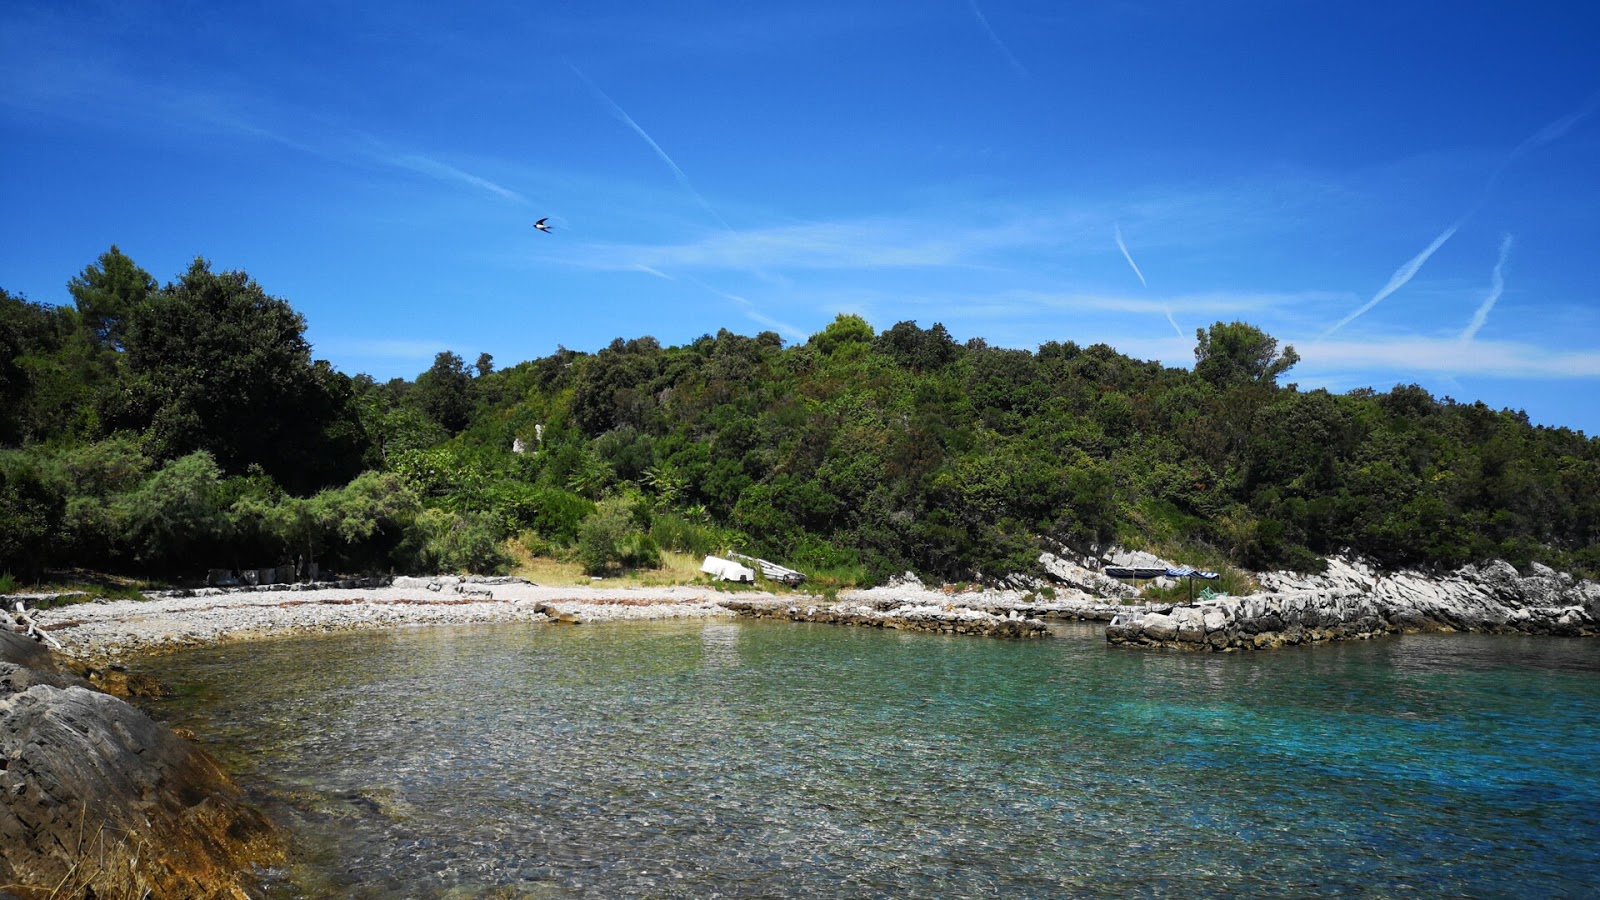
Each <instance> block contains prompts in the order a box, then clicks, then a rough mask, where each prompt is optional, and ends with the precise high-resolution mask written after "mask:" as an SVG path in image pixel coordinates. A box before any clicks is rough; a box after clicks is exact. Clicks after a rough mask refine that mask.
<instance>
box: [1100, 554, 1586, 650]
mask: <svg viewBox="0 0 1600 900" xmlns="http://www.w3.org/2000/svg"><path fill="white" fill-rule="evenodd" d="M1259 580H1260V582H1261V584H1262V586H1263V587H1264V588H1266V589H1267V590H1266V591H1265V592H1263V593H1258V594H1251V595H1250V596H1247V597H1221V598H1217V599H1215V600H1209V601H1203V602H1200V603H1195V604H1190V605H1185V606H1178V607H1175V608H1173V609H1172V610H1170V611H1169V612H1145V613H1125V614H1122V615H1119V616H1118V617H1117V618H1115V619H1113V620H1112V621H1111V624H1110V625H1108V626H1107V627H1106V640H1107V641H1108V642H1110V643H1112V644H1121V645H1130V646H1145V647H1177V648H1182V649H1192V650H1243V649H1258V648H1270V647H1281V646H1285V645H1292V644H1301V643H1316V642H1320V641H1334V640H1351V639H1362V638H1370V637H1375V636H1377V635H1380V634H1395V633H1404V632H1415V631H1472V632H1489V633H1502V634H1551V635H1567V636H1580V635H1595V634H1600V584H1595V583H1594V582H1589V581H1578V580H1576V579H1574V578H1573V577H1572V576H1570V575H1565V574H1561V573H1558V572H1555V571H1554V570H1552V569H1550V568H1549V567H1548V566H1535V567H1530V569H1529V574H1528V575H1522V574H1520V573H1518V572H1517V570H1516V568H1515V567H1514V566H1512V565H1511V564H1509V563H1506V562H1503V561H1496V562H1492V563H1489V564H1487V565H1484V566H1481V567H1480V566H1466V567H1463V568H1461V569H1458V570H1456V571H1455V572H1452V573H1450V574H1448V575H1445V576H1442V577H1440V576H1431V575H1425V574H1422V573H1419V572H1397V573H1393V574H1381V573H1378V572H1376V571H1375V570H1373V569H1372V568H1371V567H1369V566H1366V565H1363V564H1360V563H1356V562H1351V561H1348V560H1339V559H1335V560H1330V562H1329V566H1328V570H1327V571H1326V572H1324V573H1322V574H1320V575H1313V576H1303V575H1295V574H1292V573H1284V572H1269V573H1265V574H1262V575H1261V576H1259Z"/></svg>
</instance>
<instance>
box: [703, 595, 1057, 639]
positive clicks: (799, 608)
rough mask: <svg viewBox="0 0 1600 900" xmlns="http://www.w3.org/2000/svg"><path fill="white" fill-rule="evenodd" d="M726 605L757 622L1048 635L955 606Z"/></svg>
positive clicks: (1031, 623)
mask: <svg viewBox="0 0 1600 900" xmlns="http://www.w3.org/2000/svg"><path fill="white" fill-rule="evenodd" d="M722 605H723V606H725V607H727V608H728V609H729V610H732V611H733V612H734V613H735V614H736V615H739V616H743V617H746V618H755V619H786V620H788V621H791V622H822V623H826V624H830V625H861V626H866V627H870V628H897V629H901V630H903V631H933V632H943V633H946V634H974V635H983V636H987V637H1011V638H1032V637H1043V636H1044V635H1045V634H1047V633H1048V628H1047V627H1046V625H1045V624H1044V623H1043V622H1041V621H1039V620H1038V619H1028V618H1022V617H1021V616H1020V615H1015V616H997V615H995V614H993V613H988V612H983V611H982V610H976V609H970V608H966V607H960V606H953V605H945V606H938V605H918V604H903V605H897V606H894V607H892V608H889V609H880V608H878V607H876V606H873V605H869V604H865V603H850V602H841V603H814V602H810V603H793V602H790V601H787V600H724V601H722Z"/></svg>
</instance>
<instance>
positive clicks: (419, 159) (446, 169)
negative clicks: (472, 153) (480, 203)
mask: <svg viewBox="0 0 1600 900" xmlns="http://www.w3.org/2000/svg"><path fill="white" fill-rule="evenodd" d="M389 162H391V163H393V164H394V165H396V166H399V167H400V168H402V169H410V170H411V171H413V172H421V173H422V174H424V175H430V176H432V177H434V178H439V179H442V180H449V181H460V182H463V183H465V184H470V185H472V186H473V187H476V188H482V189H483V190H486V191H488V192H490V193H491V194H498V195H500V196H501V197H504V198H506V199H507V200H513V201H515V202H517V203H522V204H526V203H527V202H528V200H527V198H526V197H524V196H522V195H521V194H519V193H517V192H516V191H513V190H511V189H510V188H507V187H501V186H500V185H498V184H495V183H494V182H492V181H490V180H489V179H487V178H479V177H478V176H476V175H474V174H472V173H471V172H463V171H461V170H460V169H458V168H456V167H455V166H452V165H449V164H448V163H442V162H439V161H438V160H436V159H429V158H428V157H426V156H420V155H417V154H410V155H407V156H398V157H394V158H391V159H390V160H389Z"/></svg>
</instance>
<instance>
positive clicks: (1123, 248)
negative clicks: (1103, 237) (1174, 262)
mask: <svg viewBox="0 0 1600 900" xmlns="http://www.w3.org/2000/svg"><path fill="white" fill-rule="evenodd" d="M1111 227H1112V228H1113V229H1115V230H1116V234H1117V249H1118V250H1121V251H1122V258H1123V259H1125V260H1127V261H1128V265H1129V266H1131V267H1132V268H1133V274H1135V275H1137V276H1139V283H1140V284H1142V285H1144V286H1145V287H1149V286H1150V284H1149V283H1148V282H1146V281H1145V280H1144V273H1143V272H1141V271H1139V264H1138V263H1136V262H1134V261H1133V254H1132V253H1129V252H1128V245H1127V244H1125V243H1123V241H1122V226H1121V225H1119V224H1116V223H1113V224H1112V226H1111Z"/></svg>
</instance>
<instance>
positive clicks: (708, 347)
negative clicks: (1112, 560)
mask: <svg viewBox="0 0 1600 900" xmlns="http://www.w3.org/2000/svg"><path fill="white" fill-rule="evenodd" d="M67 287H68V291H69V292H70V294H71V298H72V304H71V305H49V304H43V303H36V302H30V301H29V300H27V299H26V298H23V297H18V296H14V295H12V294H10V293H8V292H6V291H4V290H0V447H3V448H4V449H3V450H0V572H9V573H12V574H13V575H14V576H15V577H16V578H18V579H36V578H38V577H40V576H41V574H42V573H45V572H46V571H48V570H51V569H55V568H59V567H65V566H72V567H81V568H86V569H91V570H96V571H105V572H124V573H130V574H137V575H142V576H147V577H181V576H192V575H194V574H196V573H200V572H203V571H204V570H205V569H207V568H217V567H228V566H234V567H245V566H262V565H270V564H280V563H290V562H294V561H302V562H303V561H310V560H315V561H317V562H318V563H319V564H320V566H321V567H322V569H323V570H324V571H328V570H336V571H341V572H362V571H378V572H390V571H396V572H400V571H424V572H432V571H440V570H458V571H478V572H484V571H496V570H504V569H505V568H507V567H508V566H510V565H511V564H512V561H513V556H512V553H511V551H512V550H515V549H517V547H518V545H520V547H521V548H522V549H523V550H524V551H527V552H531V553H534V554H536V555H555V556H561V557H565V558H569V559H577V560H580V561H581V562H582V563H583V565H584V567H585V568H586V569H587V570H589V571H591V572H600V571H605V570H609V569H616V568H618V567H625V566H649V565H652V564H654V562H655V561H656V560H658V559H659V556H660V551H661V549H663V548H665V549H670V550H682V551H685V552H694V553H703V552H708V551H715V550H723V549H737V550H741V551H744V552H749V553H754V554H759V555H762V556H765V557H767V558H771V559H775V560H780V561H783V562H785V563H786V564H788V565H791V566H794V567H797V568H800V569H803V570H807V571H811V572H813V573H819V574H825V575H827V576H830V577H833V578H836V579H839V580H842V581H855V582H860V583H871V582H874V581H877V580H881V579H883V578H885V577H887V576H888V575H891V574H894V573H898V572H902V571H905V570H907V569H911V570H915V571H917V572H918V573H920V574H922V575H924V576H925V577H932V578H941V579H947V580H981V579H990V578H995V577H998V576H1004V575H1007V574H1010V573H1028V572H1032V571H1035V570H1036V568H1037V565H1038V563H1037V558H1038V555H1039V553H1040V551H1041V550H1042V549H1055V548H1058V547H1059V546H1061V545H1066V546H1070V547H1073V548H1078V549H1085V548H1089V547H1092V546H1103V545H1105V544H1108V543H1110V542H1113V541H1120V542H1124V543H1129V544H1133V545H1135V546H1146V547H1151V548H1153V549H1157V550H1160V551H1163V552H1166V553H1169V554H1172V555H1175V556H1178V557H1180V558H1183V559H1186V560H1189V561H1192V562H1202V563H1207V564H1210V565H1216V566H1221V565H1236V566H1241V567H1248V568H1254V569H1261V568H1269V567H1271V568H1277V567H1290V568H1298V569H1315V568H1317V567H1318V566H1319V565H1320V564H1321V557H1323V556H1325V555H1328V554H1333V553H1337V552H1352V553H1355V554H1359V555H1362V556H1365V557H1367V558H1369V559H1371V560H1373V561H1375V562H1377V563H1379V564H1380V565H1384V566H1390V567H1397V566H1425V567H1426V566H1433V567H1443V566H1454V565H1458V564H1461V563H1464V562H1470V561H1477V560H1482V559H1486V558H1490V557H1501V558H1505V559H1508V560H1511V561H1512V562H1514V563H1517V564H1519V565H1521V564H1525V563H1527V562H1529V561H1530V560H1540V561H1543V562H1546V563H1549V564H1552V565H1555V566H1558V567H1563V568H1567V569H1571V570H1576V571H1581V572H1586V573H1591V574H1592V573H1594V572H1595V571H1596V570H1597V569H1600V546H1597V542H1600V439H1592V438H1587V437H1585V436H1584V435H1583V434H1582V433H1579V432H1574V431H1571V430H1569V429H1565V428H1544V427H1534V426H1532V425H1530V424H1529V422H1528V420H1527V417H1526V416H1525V415H1523V414H1521V413H1518V412H1513V411H1495V410H1492V409H1490V408H1488V407H1486V406H1484V405H1483V404H1481V403H1479V404H1471V405H1467V404H1459V403H1455V402H1452V401H1449V400H1439V399H1436V398H1434V397H1433V396H1432V395H1430V394H1429V392H1428V391H1427V390H1425V389H1423V388H1421V387H1418V386H1417V385H1403V386H1397V387H1395V388H1393V389H1392V390H1388V391H1386V392H1377V391H1374V390H1357V391H1352V392H1350V393H1347V394H1342V395H1340V394H1331V393H1328V392H1326V391H1322V390H1315V391H1301V390H1299V389H1298V388H1297V387H1296V386H1294V385H1292V384H1281V383H1280V381H1281V380H1282V379H1283V376H1284V375H1285V373H1286V372H1287V371H1288V370H1289V369H1290V368H1291V367H1292V366H1293V365H1294V363H1295V361H1296V360H1297V356H1296V354H1295V353H1294V350H1293V348H1291V347H1284V348H1282V349H1281V350H1280V348H1279V346H1278V343H1277V341H1276V340H1274V339H1273V338H1272V337H1270V336H1268V335H1266V334H1264V333H1262V332H1261V331H1260V330H1259V329H1257V328H1255V327H1253V326H1251V325H1248V324H1245V323H1240V322H1234V323H1222V322H1218V323H1217V324H1215V325H1212V326H1211V327H1210V328H1209V329H1205V330H1202V331H1201V332H1200V333H1199V335H1198V337H1199V345H1198V348H1197V350H1196V364H1195V367H1194V370H1193V371H1189V370H1186V369H1177V368H1165V367H1162V366H1161V365H1159V364H1156V363H1149V362H1141V361H1138V360H1134V359H1130V358H1128V357H1126V356H1123V355H1121V354H1119V353H1117V352H1116V351H1115V350H1113V349H1112V348H1110V347H1108V346H1106V345H1103V344H1096V345H1093V346H1089V347H1080V346H1079V345H1078V344H1076V343H1074V342H1072V341H1070V340H1065V341H1060V342H1057V341H1051V342H1049V343H1046V344H1043V345H1042V346H1040V347H1038V348H1037V350H1035V351H1032V352H1030V351H1027V350H1014V349H1004V348H999V347H991V346H988V345H987V344H986V343H985V342H984V341H983V340H982V339H981V338H973V339H971V340H968V341H965V342H964V343H963V342H958V341H957V340H956V339H955V338H953V337H952V336H951V335H950V334H949V333H947V332H946V330H945V329H944V328H943V327H942V326H940V325H934V326H933V327H931V328H922V327H919V326H918V325H917V324H916V323H915V322H901V323H899V324H897V325H895V326H894V327H892V328H889V329H887V330H885V331H882V332H876V333H875V332H874V330H873V328H872V327H871V326H870V325H868V323H867V322H865V321H864V320H862V319H861V318H859V317H856V316H849V315H843V316H840V317H838V318H837V319H836V320H835V321H834V322H833V323H832V324H830V325H829V326H828V327H827V328H826V329H824V330H823V331H822V332H820V333H818V334H815V335H813V336H812V337H811V338H810V339H809V340H808V341H806V342H805V343H803V344H796V345H793V346H787V347H786V346H784V342H783V341H782V340H781V339H780V338H779V336H778V335H776V334H774V333H771V332H763V333H761V334H758V335H756V336H754V337H746V336H742V335H737V334H733V333H731V332H729V331H726V330H723V331H720V332H718V333H717V334H716V335H714V336H713V335H706V336H703V337H701V338H698V339H696V340H695V341H693V342H691V343H689V344H687V345H684V346H680V347H663V346H661V345H660V343H659V342H657V341H656V340H655V339H654V338H651V337H636V338H630V339H623V338H618V339H617V340H615V341H613V342H612V343H611V345H610V346H608V347H606V348H605V349H603V350H600V351H599V352H598V353H594V354H586V353H577V352H573V351H569V350H565V349H562V350H558V351H557V352H556V353H554V354H553V355H550V356H546V357H544V358H541V359H535V360H532V361H528V362H521V363H518V364H517V365H515V366H511V367H509V368H498V369H497V368H496V367H495V365H494V361H493V360H492V359H491V358H490V357H489V356H488V355H487V354H485V355H482V356H480V357H479V358H478V359H477V360H476V362H475V363H474V364H472V365H470V366H469V365H468V364H467V363H466V362H465V361H464V360H463V359H462V358H461V357H459V356H457V355H455V354H453V353H448V352H445V353H440V354H439V355H438V357H437V358H436V360H435V361H434V364H433V366H432V367H431V368H430V369H428V370H427V371H425V372H422V373H420V374H418V375H417V377H416V378H415V380H412V381H407V380H404V379H395V380H393V381H389V382H387V383H379V382H376V381H374V380H373V379H371V378H369V377H367V376H365V375H357V376H355V377H350V376H347V375H346V374H344V373H341V372H339V371H337V370H336V369H334V368H332V367H331V366H330V365H329V364H328V363H326V362H324V361H321V360H313V359H312V357H311V348H310V346H309V345H308V343H307V342H306V340H305V337H304V331H305V321H304V319H303V318H302V317H301V315H300V314H299V313H297V312H296V311H295V310H294V309H293V308H292V307H291V306H290V304H289V303H288V302H286V301H284V300H282V299H280V298H276V297H274V296H272V295H270V294H268V293H267V292H266V291H265V290H264V289H263V288H262V287H261V286H260V285H258V284H256V283H255V282H254V281H253V280H251V279H250V277H249V276H248V275H246V274H245V273H243V272H220V273H219V272H213V271H211V267H210V265H209V263H207V262H206V261H205V260H203V259H197V260H196V261H195V262H194V264H193V265H192V266H191V267H190V268H189V270H188V271H187V272H184V273H183V274H181V275H180V276H179V277H178V278H177V280H176V281H173V282H171V283H169V284H167V285H165V286H159V285H158V284H157V283H156V281H155V280H154V279H153V278H152V277H151V276H150V275H149V273H147V272H145V271H144V270H143V269H141V268H139V267H138V266H137V265H136V264H135V263H134V262H133V261H132V260H131V259H129V258H128V257H127V256H125V255H124V254H122V253H121V252H119V251H118V250H117V248H115V247H112V248H111V249H110V250H109V251H108V252H107V253H105V254H103V255H102V256H101V257H100V258H99V259H98V260H97V261H95V262H94V263H92V264H90V265H88V266H87V267H86V268H85V269H84V270H83V271H82V272H81V273H80V274H78V275H77V276H76V277H73V278H72V279H71V281H70V282H69V284H68V286H67ZM514 447H515V448H517V449H514ZM518 450H520V451H521V452H517V451H518Z"/></svg>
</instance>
